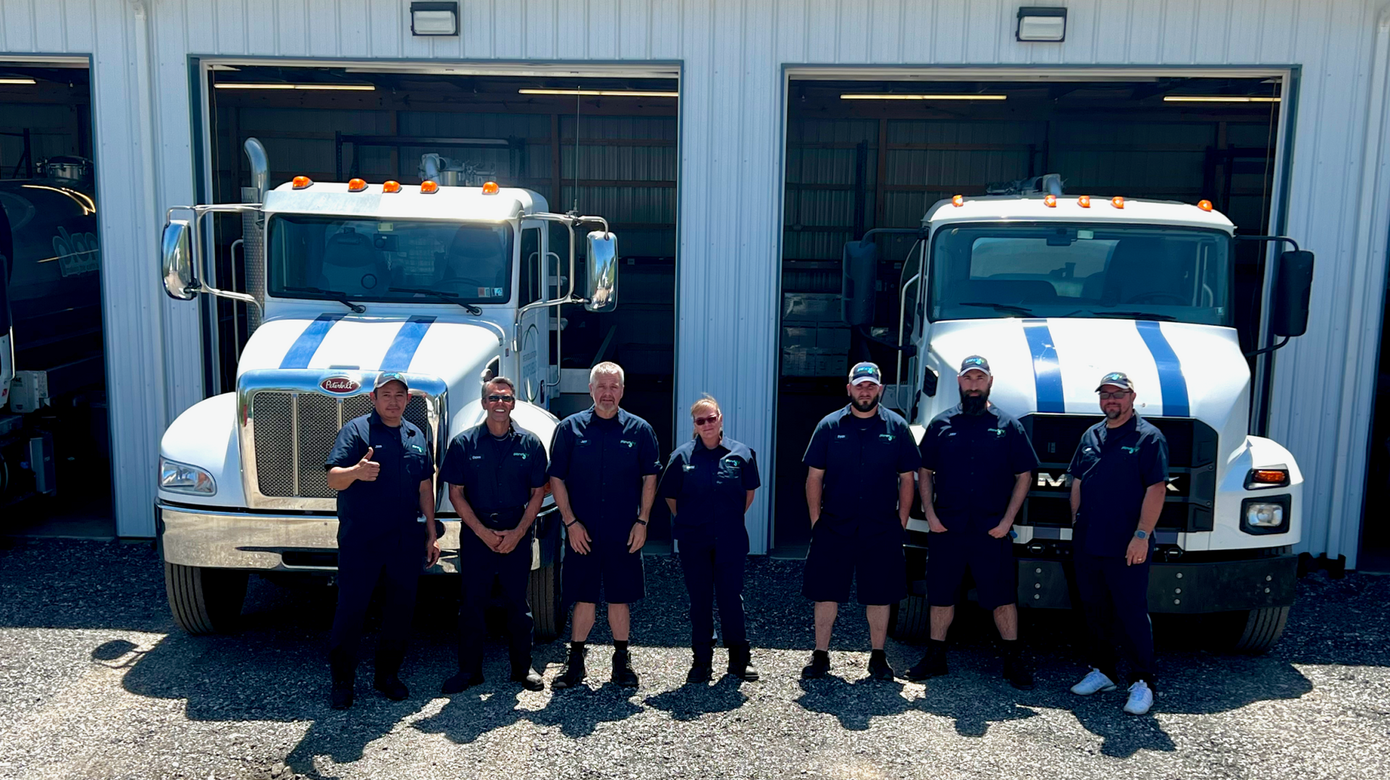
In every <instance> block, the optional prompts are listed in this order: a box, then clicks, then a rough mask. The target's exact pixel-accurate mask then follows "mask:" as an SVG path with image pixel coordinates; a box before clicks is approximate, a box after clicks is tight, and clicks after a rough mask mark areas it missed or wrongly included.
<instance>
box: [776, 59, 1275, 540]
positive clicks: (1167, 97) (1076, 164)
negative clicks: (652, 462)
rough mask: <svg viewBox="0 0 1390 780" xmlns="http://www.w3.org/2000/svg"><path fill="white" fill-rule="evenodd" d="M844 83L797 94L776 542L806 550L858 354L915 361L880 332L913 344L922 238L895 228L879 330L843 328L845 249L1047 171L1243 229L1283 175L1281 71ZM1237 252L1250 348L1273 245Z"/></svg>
mask: <svg viewBox="0 0 1390 780" xmlns="http://www.w3.org/2000/svg"><path fill="white" fill-rule="evenodd" d="M831 78H832V77H819V76H818V77H817V78H815V79H810V78H808V79H797V78H796V77H795V76H794V77H793V78H792V79H791V81H790V82H789V84H788V90H787V95H788V106H787V142H786V143H787V145H786V154H785V160H786V182H785V198H784V213H783V231H784V232H783V241H782V323H781V324H782V328H781V364H780V378H779V389H778V413H777V431H776V433H777V459H776V463H777V467H776V468H777V474H776V490H777V494H776V506H777V517H776V521H775V523H776V524H775V528H774V544H775V546H776V551H777V553H778V554H783V555H791V556H795V555H798V554H800V553H801V552H802V551H804V549H805V546H806V544H807V543H808V541H809V533H810V528H809V520H808V518H807V515H806V502H805V498H804V495H803V485H804V481H805V467H804V466H802V465H801V456H802V454H803V451H804V449H805V446H806V442H807V441H808V440H809V438H810V434H811V431H812V429H813V428H814V427H815V423H816V422H817V421H818V420H819V419H820V418H821V417H822V416H823V415H825V414H827V413H828V412H830V411H832V410H834V409H836V408H839V407H841V406H843V405H844V404H845V403H846V397H845V390H844V387H845V376H846V372H847V369H848V367H849V366H850V365H851V364H852V363H853V362H855V361H856V360H860V359H870V360H874V361H875V362H877V363H879V364H880V365H881V366H883V368H884V371H885V373H886V374H887V375H889V376H892V375H893V373H894V370H895V369H894V367H895V366H896V365H897V355H896V353H895V352H894V351H893V350H891V349H887V348H884V347H881V346H879V345H877V344H874V343H873V342H872V341H870V340H869V339H867V338H865V335H870V336H874V337H877V338H880V339H884V340H887V341H895V340H896V338H897V333H898V315H899V290H900V288H899V285H898V284H897V283H896V280H897V279H899V278H900V276H901V275H902V273H903V262H904V260H905V258H907V256H908V252H909V249H910V248H911V246H912V244H913V242H914V240H915V239H914V238H913V237H912V236H887V237H884V238H881V239H880V241H879V246H880V250H881V251H880V254H879V260H880V267H879V269H878V277H877V278H878V279H879V287H878V296H877V304H876V308H875V319H874V323H873V326H872V328H871V329H870V331H869V333H867V334H863V333H859V332H855V331H853V330H851V329H850V328H849V327H847V326H846V325H845V324H844V323H843V322H841V321H840V284H841V281H840V276H841V274H840V254H841V248H842V247H843V245H844V244H845V242H847V241H851V240H857V239H859V238H860V237H862V236H863V234H864V232H865V231H867V230H869V229H872V228H879V227H888V228H916V227H918V226H919V225H920V224H921V220H922V217H923V215H924V214H926V212H927V210H928V209H929V208H930V207H931V206H932V204H934V203H935V202H937V201H938V200H940V199H942V198H950V197H951V196H953V195H956V194H963V195H967V196H969V195H980V194H984V193H985V191H986V188H988V187H989V186H991V185H996V184H1001V183H1007V182H1011V181H1015V180H1020V179H1024V178H1028V177H1033V176H1040V175H1042V174H1046V173H1056V174H1059V175H1061V177H1062V179H1063V182H1064V185H1065V187H1066V190H1067V191H1068V192H1071V193H1075V194H1094V195H1104V196H1106V197H1110V196H1112V195H1123V196H1125V197H1129V198H1149V199H1158V200H1175V201H1182V202H1186V203H1196V202H1197V201H1199V200H1202V199H1207V200H1210V201H1212V203H1213V204H1214V205H1215V207H1216V208H1217V209H1218V210H1220V211H1222V212H1223V213H1225V214H1226V215H1227V216H1229V217H1230V218H1231V220H1232V221H1233V222H1234V223H1235V224H1236V225H1237V227H1238V228H1239V230H1240V232H1241V233H1245V234H1264V233H1267V232H1268V231H1269V229H1270V223H1269V219H1270V214H1271V210H1272V209H1271V207H1272V204H1273V202H1274V193H1275V189H1276V185H1277V177H1276V170H1275V150H1276V146H1277V140H1278V137H1277V129H1278V128H1279V126H1280V124H1281V122H1280V116H1281V113H1280V109H1281V100H1282V94H1283V88H1284V85H1283V83H1282V81H1281V79H1280V78H1279V77H1256V78H1211V77H1196V76H1187V75H1175V76H1172V77H1165V76H1144V77H1140V76H1133V77H1126V76H1115V77H1113V78H1110V79H1108V80H1099V79H1098V78H1097V77H1096V76H1084V75H1071V76H1068V75H1065V74H1055V75H1053V74H1047V75H1042V76H1039V77H1037V78H1035V79H1033V80H1030V81H1026V82H1024V81H1003V80H1000V81H961V80H955V81H932V80H930V79H929V78H928V77H923V78H921V79H917V80H912V81H907V80H904V81H864V80H853V81H851V80H845V81H836V80H830V79H831ZM1088 78H1089V79H1090V80H1086V79H1088ZM1237 251H1238V257H1237V264H1236V279H1235V291H1236V296H1235V300H1236V304H1235V306H1236V311H1235V317H1236V321H1237V323H1238V328H1239V331H1240V340H1241V345H1242V347H1243V348H1244V349H1245V351H1247V352H1249V351H1251V350H1253V349H1254V345H1255V344H1256V342H1257V337H1258V333H1259V328H1260V317H1261V312H1260V300H1261V287H1262V284H1263V280H1264V273H1265V268H1264V251H1263V248H1262V247H1261V246H1258V245H1253V244H1242V245H1238V250H1237ZM1253 366H1254V364H1253V362H1252V369H1253Z"/></svg>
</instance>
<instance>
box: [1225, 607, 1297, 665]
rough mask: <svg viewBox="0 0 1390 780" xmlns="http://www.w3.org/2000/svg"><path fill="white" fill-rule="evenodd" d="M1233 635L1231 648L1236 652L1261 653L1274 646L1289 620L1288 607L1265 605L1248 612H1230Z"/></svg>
mask: <svg viewBox="0 0 1390 780" xmlns="http://www.w3.org/2000/svg"><path fill="white" fill-rule="evenodd" d="M1231 617H1232V623H1231V628H1232V629H1233V631H1232V634H1233V636H1234V637H1235V644H1234V646H1233V649H1234V650H1235V651H1236V652H1238V653H1249V654H1251V655H1263V654H1265V653H1267V652H1269V650H1270V648H1272V647H1274V643H1275V642H1278V641H1279V637H1280V636H1282V635H1283V633H1284V626H1285V625H1287V624H1288V622H1289V608H1288V607H1265V608H1264V609H1252V610H1250V611H1249V612H1233V613H1231Z"/></svg>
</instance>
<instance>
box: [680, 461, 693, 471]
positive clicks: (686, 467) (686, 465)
mask: <svg viewBox="0 0 1390 780" xmlns="http://www.w3.org/2000/svg"><path fill="white" fill-rule="evenodd" d="M681 469H682V470H683V471H694V470H695V467H694V466H693V465H691V464H689V463H684V464H681Z"/></svg>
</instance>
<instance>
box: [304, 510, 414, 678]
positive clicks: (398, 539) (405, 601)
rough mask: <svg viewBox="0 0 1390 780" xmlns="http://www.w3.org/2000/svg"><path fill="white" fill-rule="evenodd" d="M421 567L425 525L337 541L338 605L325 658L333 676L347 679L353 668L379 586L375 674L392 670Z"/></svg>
mask: <svg viewBox="0 0 1390 780" xmlns="http://www.w3.org/2000/svg"><path fill="white" fill-rule="evenodd" d="M424 565H425V527H424V526H423V525H421V526H420V527H419V528H418V529H417V528H410V529H409V530H407V531H405V532H403V533H397V534H393V535H388V536H385V537H383V538H380V539H372V540H370V541H365V540H357V541H354V540H346V542H344V541H339V546H338V607H337V610H336V611H335V612H334V613H333V630H332V632H331V633H330V634H329V640H328V656H329V659H330V662H331V663H332V665H333V673H334V676H335V677H342V678H347V677H350V676H351V674H352V670H354V669H356V667H357V646H358V644H359V643H360V642H361V638H362V627H363V624H364V623H365V622H366V619H367V606H368V605H369V604H370V603H371V600H372V593H373V591H375V590H376V588H377V586H378V584H379V585H380V586H381V589H382V599H381V600H382V604H381V638H380V639H379V640H378V641H377V652H376V671H377V674H378V675H386V674H395V673H396V672H397V671H399V670H400V666H401V661H402V659H404V657H405V644H406V639H407V637H408V635H409V633H410V622H411V620H412V619H413V618H414V617H415V591H416V587H417V586H418V585H419V582H420V574H421V572H422V571H423V570H424Z"/></svg>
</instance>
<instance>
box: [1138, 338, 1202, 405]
mask: <svg viewBox="0 0 1390 780" xmlns="http://www.w3.org/2000/svg"><path fill="white" fill-rule="evenodd" d="M1134 324H1135V325H1136V326H1137V327H1138V328H1139V337H1140V338H1142V339H1144V344H1146V345H1147V346H1148V348H1149V352H1151V353H1152V354H1153V356H1154V365H1156V366H1158V390H1159V393H1161V394H1162V396H1163V416H1164V417H1190V416H1191V408H1190V407H1189V406H1188V402H1187V378H1186V377H1184V376H1183V375H1182V364H1181V363H1179V362H1178V353H1176V352H1174V351H1173V345H1171V344H1169V343H1168V338H1167V337H1166V336H1164V335H1163V329H1162V328H1161V327H1159V324H1158V323H1157V322H1154V321H1152V320H1138V321H1136V322H1135V323H1134Z"/></svg>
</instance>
